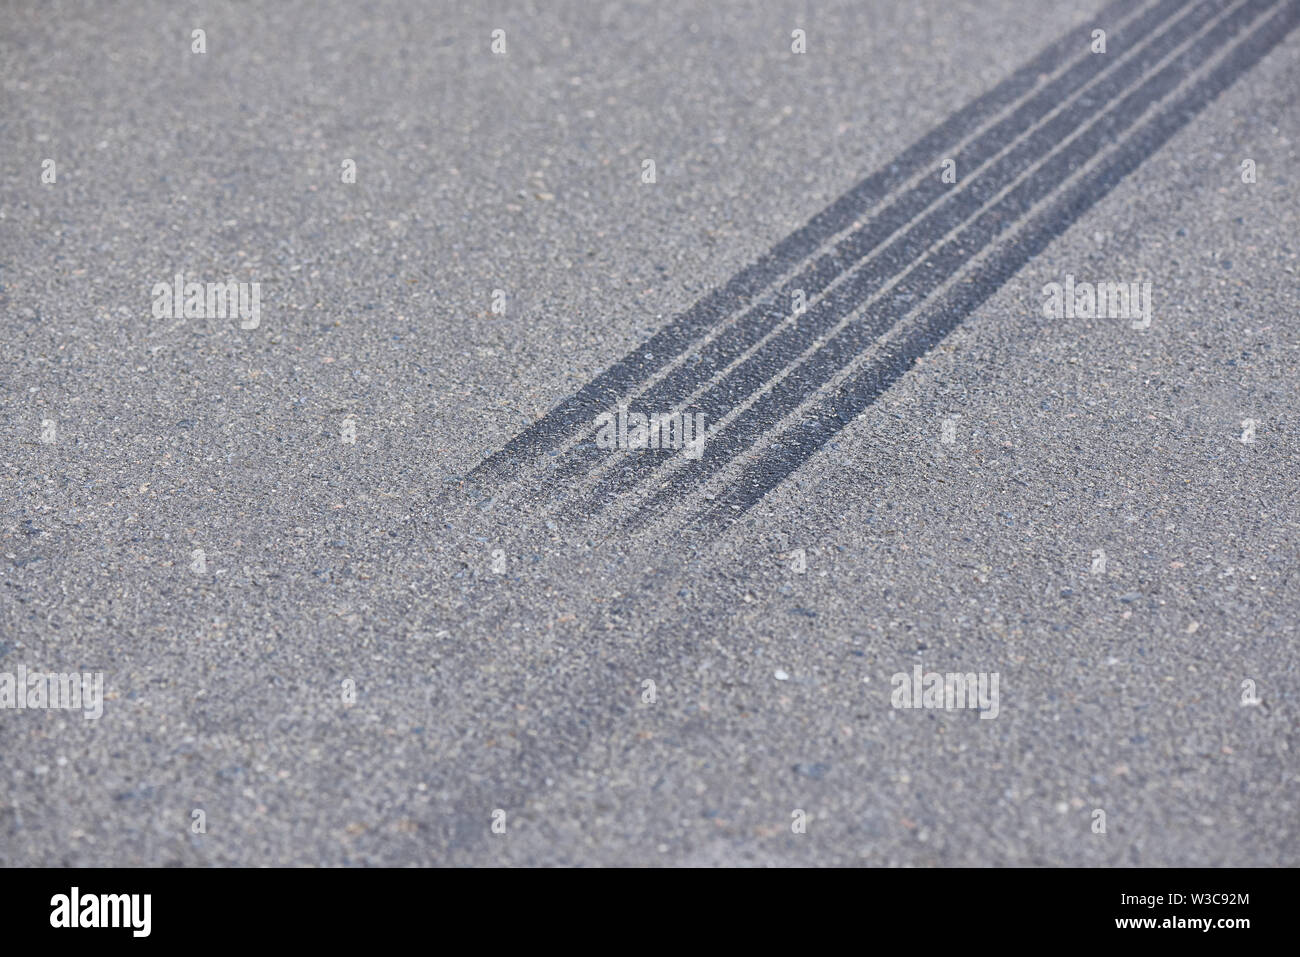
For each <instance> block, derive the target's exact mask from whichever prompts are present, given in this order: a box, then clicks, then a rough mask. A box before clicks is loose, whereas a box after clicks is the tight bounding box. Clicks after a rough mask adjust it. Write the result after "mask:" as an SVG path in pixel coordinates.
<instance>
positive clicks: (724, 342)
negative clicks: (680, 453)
mask: <svg viewBox="0 0 1300 957" xmlns="http://www.w3.org/2000/svg"><path fill="white" fill-rule="evenodd" d="M1217 2H1218V3H1219V5H1220V6H1224V5H1226V3H1227V0H1217ZM1187 8H1188V7H1187V4H1186V0H1163V2H1161V3H1158V4H1156V5H1155V6H1152V7H1150V8H1148V9H1147V11H1146V12H1145V13H1143V14H1142V15H1141V16H1139V17H1138V18H1136V19H1135V20H1133V21H1131V22H1129V23H1127V24H1124V25H1122V26H1121V27H1119V28H1117V29H1114V30H1112V31H1111V32H1110V34H1109V36H1108V37H1107V42H1108V44H1109V47H1108V49H1109V51H1110V52H1109V53H1108V55H1107V56H1104V57H1103V56H1097V55H1094V54H1092V53H1085V55H1084V59H1083V60H1082V61H1081V62H1080V63H1078V64H1077V65H1076V66H1074V67H1073V68H1072V69H1069V70H1067V71H1065V72H1064V73H1062V74H1061V75H1059V76H1057V77H1056V78H1055V79H1053V80H1052V81H1051V82H1049V83H1048V84H1047V85H1046V86H1044V87H1043V88H1042V89H1041V90H1039V91H1038V92H1037V93H1035V94H1034V95H1033V96H1032V97H1031V98H1030V99H1028V100H1027V101H1025V102H1024V103H1023V104H1022V105H1021V106H1020V107H1019V108H1018V109H1016V110H1015V111H1014V112H1013V113H1011V114H1010V115H1008V116H1006V117H1004V118H1003V119H1002V120H1000V121H999V122H998V123H996V124H994V125H993V126H991V127H989V128H988V129H986V130H985V131H984V132H983V133H981V134H980V135H979V137H978V138H977V139H975V140H973V141H972V142H970V143H968V144H967V145H966V147H965V148H963V149H962V151H961V152H960V153H958V154H957V156H955V157H954V159H955V160H956V164H957V169H958V170H959V171H965V170H971V169H976V168H978V167H980V166H982V165H983V164H984V163H986V162H987V161H988V160H989V158H990V157H992V156H994V155H996V154H997V153H998V152H999V151H1000V150H1001V149H1003V147H1004V146H1005V144H1006V143H1007V142H1008V141H1009V140H1014V139H1015V138H1016V137H1018V136H1020V135H1021V134H1023V133H1024V132H1025V131H1026V130H1028V129H1030V128H1031V127H1033V126H1034V124H1036V123H1038V122H1040V121H1041V120H1042V118H1043V117H1044V116H1046V115H1047V114H1048V113H1050V112H1051V111H1052V109H1054V108H1055V107H1057V106H1058V105H1059V104H1060V102H1061V101H1062V100H1063V99H1065V98H1067V97H1069V96H1070V95H1071V94H1072V93H1073V92H1074V91H1076V90H1078V89H1079V88H1081V87H1083V86H1084V85H1085V84H1087V83H1088V82H1089V81H1090V80H1092V79H1093V78H1094V77H1095V76H1096V75H1097V74H1099V73H1101V72H1102V71H1103V70H1104V69H1106V68H1107V67H1110V66H1111V65H1112V64H1113V63H1114V62H1115V60H1116V59H1118V58H1119V56H1121V55H1122V54H1123V53H1124V52H1126V49H1127V48H1128V47H1130V46H1132V47H1137V46H1138V45H1140V44H1141V43H1143V42H1145V41H1146V40H1147V39H1148V38H1149V37H1150V35H1151V33H1152V31H1154V30H1155V29H1156V28H1158V27H1160V26H1161V25H1162V24H1163V23H1164V22H1165V21H1166V20H1168V19H1170V17H1171V16H1172V15H1173V14H1174V13H1177V12H1178V11H1179V10H1185V9H1187ZM1203 9H1208V6H1206V5H1203ZM1180 29H1183V30H1184V32H1183V33H1182V34H1180V36H1181V37H1182V38H1185V37H1186V36H1188V35H1190V31H1186V30H1185V28H1183V25H1182V24H1180ZM1174 45H1176V44H1174ZM1126 75H1128V76H1134V75H1135V73H1134V71H1133V70H1132V69H1130V70H1129V72H1128V74H1126ZM1088 96H1089V97H1093V96H1094V94H1092V93H1089V94H1088ZM1108 98H1109V96H1106V97H1103V99H1108ZM1090 105H1091V108H1092V109H1093V110H1095V109H1100V108H1101V106H1102V105H1103V104H1101V103H1097V102H1096V101H1095V99H1094V100H1091V102H1090ZM1020 152H1021V155H1024V152H1025V151H1024V148H1023V147H1022V148H1021V150H1020ZM1031 158H1032V154H1031ZM1027 163H1028V160H1026V165H1027ZM963 175H964V174H963ZM979 175H980V176H981V178H982V177H984V176H986V175H988V174H987V173H981V174H979ZM951 192H952V188H951V187H950V186H948V185H947V184H945V183H943V182H941V181H940V179H939V177H938V176H937V175H936V176H932V177H928V178H927V179H925V180H923V181H922V182H921V183H920V184H919V185H917V186H915V187H914V188H913V189H911V190H910V191H908V193H906V194H904V195H902V196H900V197H899V198H897V199H896V200H894V202H892V203H891V204H890V205H889V207H888V208H886V209H885V210H883V211H881V212H879V213H873V214H872V218H871V220H870V221H868V222H867V223H866V224H864V225H863V226H861V227H860V228H859V229H857V230H855V231H854V232H853V233H851V234H849V235H848V236H846V237H845V238H843V239H841V240H840V241H839V242H837V243H836V245H835V247H834V249H833V250H832V251H830V252H827V253H823V254H822V255H820V256H818V257H817V259H816V260H815V261H814V262H813V263H812V264H811V265H810V266H809V267H807V268H806V269H804V270H803V271H802V272H801V273H800V274H799V275H798V276H796V277H794V278H793V279H790V280H789V281H787V282H786V283H785V284H784V285H783V286H782V287H781V289H780V290H778V291H777V293H776V294H775V295H769V296H765V297H764V298H763V299H762V300H761V301H760V302H758V303H756V304H755V305H754V306H753V307H751V308H750V309H749V310H748V311H747V312H746V313H745V315H744V316H743V317H741V318H740V319H739V320H737V321H736V322H735V323H734V324H732V325H730V326H728V327H727V328H726V329H725V330H724V331H723V332H722V333H720V334H719V335H718V336H717V338H715V339H713V340H712V341H710V342H709V343H708V344H706V345H705V346H704V347H703V348H702V349H701V350H700V353H699V356H698V357H692V361H691V362H690V363H689V364H686V365H682V366H679V367H678V368H677V369H675V370H673V371H672V372H671V373H669V374H668V375H667V376H665V377H664V378H663V379H662V380H661V381H659V382H658V383H656V384H655V385H654V386H652V387H651V388H650V389H648V390H647V391H646V392H645V393H644V394H642V395H641V396H639V397H638V398H637V399H636V403H635V404H636V408H637V409H639V410H641V411H650V410H654V411H665V410H668V409H672V408H674V407H676V406H678V405H680V404H681V403H682V402H683V401H685V399H686V398H687V397H689V396H690V395H691V394H692V393H693V392H695V391H696V390H697V389H698V388H700V387H701V386H703V385H705V384H706V383H708V381H709V380H710V379H711V378H713V376H715V375H716V374H717V373H719V372H721V371H722V370H723V369H725V368H726V367H727V366H728V365H730V364H731V363H732V362H733V361H735V360H736V359H738V358H739V357H740V356H741V355H742V354H743V353H744V352H745V351H746V350H747V349H749V348H751V347H752V346H753V345H755V344H756V343H757V342H758V341H759V340H761V339H762V338H763V337H764V336H765V335H767V334H768V333H769V332H770V331H771V330H773V329H774V328H776V327H777V326H778V325H779V324H780V323H782V322H784V321H785V320H786V319H788V318H790V303H791V302H792V297H793V295H794V291H795V290H797V289H801V290H803V291H804V293H805V295H806V296H807V297H808V298H809V299H812V298H814V297H815V296H817V295H820V294H821V293H822V292H823V290H825V289H826V288H827V287H828V286H829V285H830V284H831V283H832V282H834V281H835V280H836V279H837V278H839V277H840V276H841V275H843V274H844V272H845V271H846V270H848V269H850V268H851V267H853V266H854V265H856V264H857V263H859V262H860V261H861V260H862V259H864V258H865V257H867V256H868V255H870V254H871V253H872V252H873V251H874V250H875V249H877V248H878V247H879V246H880V244H881V243H883V242H884V241H885V240H887V239H889V238H890V237H891V236H893V235H894V234H895V233H897V232H898V231H899V230H901V229H903V228H905V227H907V226H908V225H909V224H910V223H912V222H913V221H914V220H916V219H917V217H919V216H920V215H921V214H922V213H924V212H925V211H926V210H927V209H929V208H930V207H932V206H934V205H936V204H938V203H941V202H942V201H943V200H945V199H947V198H948V196H949V195H950V194H951ZM945 218H946V219H947V220H948V222H949V224H951V223H953V222H956V220H955V219H954V218H953V216H952V215H948V216H946V217H945ZM942 232H943V231H942V230H941V231H940V232H939V234H938V235H942ZM938 235H935V236H934V239H937V238H938ZM931 241H933V240H931ZM896 246H897V244H896V243H895V244H892V245H891V246H890V247H889V249H888V250H886V255H887V261H888V262H889V264H890V266H891V269H889V270H886V271H883V272H877V271H876V270H875V269H873V270H872V272H871V273H870V274H869V276H868V277H867V278H868V280H869V281H868V283H866V286H867V287H868V288H866V289H865V291H862V292H861V294H859V290H860V289H861V287H859V286H855V287H854V289H853V295H852V296H851V297H850V298H848V299H844V298H843V297H842V292H840V293H836V294H835V296H834V297H833V300H832V301H833V303H834V304H835V305H836V306H841V305H844V306H846V307H847V306H852V305H855V304H856V303H858V302H860V301H861V299H862V298H864V297H865V296H866V295H867V294H869V293H870V292H872V291H874V290H875V289H876V288H879V286H880V285H883V284H884V283H885V282H886V281H887V280H888V279H889V278H890V277H891V276H893V275H895V274H897V272H898V271H899V270H901V269H903V268H905V267H906V266H907V265H908V264H909V263H910V262H911V260H912V259H913V258H914V257H915V256H916V255H919V252H913V253H906V254H904V255H901V256H896V255H892V254H891V251H892V250H894V249H895V248H896ZM844 314H845V311H844V310H843V309H836V310H834V311H833V312H831V311H828V310H827V309H826V307H825V306H822V305H820V304H818V305H814V306H813V307H812V309H811V310H810V311H809V313H808V315H807V317H806V318H801V319H800V320H799V323H798V329H799V334H800V335H799V338H800V339H801V340H803V341H804V342H805V343H811V341H812V339H813V338H815V337H816V334H817V333H820V332H821V331H824V329H825V328H827V327H828V326H829V325H833V324H834V322H835V321H837V320H838V319H839V318H840V317H842V316H843V315H844ZM802 348H806V345H805V346H803V347H801V348H799V349H797V350H796V351H795V352H794V353H793V354H791V353H790V352H789V348H788V347H787V348H783V349H781V350H773V349H772V348H770V347H765V348H764V350H763V351H762V352H761V353H760V354H759V355H758V356H756V357H754V358H752V359H750V360H747V362H746V364H745V365H746V366H749V367H754V366H755V365H759V366H761V363H762V362H764V361H767V357H768V356H770V355H772V354H773V352H774V351H776V354H777V355H781V354H784V355H785V356H786V360H785V361H786V362H787V363H788V362H791V361H793V359H794V358H795V356H797V355H798V352H800V351H802ZM737 371H738V370H737ZM732 374H733V375H734V374H735V373H734V372H733V373H732ZM761 376H762V378H761V380H760V381H766V380H767V379H768V378H770V377H771V371H770V369H769V370H767V371H764V372H762V373H761ZM729 381H730V380H729ZM755 387H756V386H755ZM751 391H752V388H751ZM737 394H738V393H737V391H736V390H734V389H733V390H732V394H731V396H730V397H729V398H727V399H723V400H722V402H721V406H722V408H724V409H725V408H726V407H728V406H734V405H735V404H736V402H737V401H739V400H738V398H736V396H737ZM744 394H748V393H741V395H742V396H743V395H744ZM693 409H694V410H695V411H703V412H705V413H706V414H707V415H709V416H710V417H716V416H717V415H718V414H719V411H718V409H717V408H705V409H701V408H698V407H693ZM590 425H591V423H590V422H589V423H588V426H590ZM607 457H608V452H607V451H605V450H602V449H600V448H598V447H597V446H596V444H595V442H594V441H591V440H590V438H588V440H587V441H585V442H582V443H581V444H579V445H578V446H577V447H576V448H574V449H573V450H572V451H570V452H569V453H568V454H567V455H566V457H565V459H564V460H563V461H562V462H561V463H560V464H559V465H558V467H557V469H556V471H555V472H554V473H553V474H552V475H551V476H550V484H551V486H552V488H553V489H555V490H556V491H559V490H562V489H565V488H566V487H567V486H568V485H569V484H570V483H571V482H574V481H576V480H579V479H580V478H582V477H583V476H584V475H585V474H586V473H589V472H590V471H591V470H592V468H594V467H595V466H597V465H598V464H599V463H600V462H601V460H602V459H605V458H607ZM655 458H656V456H655V454H654V453H653V452H644V453H642V454H641V455H640V456H639V461H638V463H637V468H638V469H639V472H638V474H644V472H645V471H647V470H648V469H650V468H653V467H654V464H655V463H654V461H653V460H654V459H655ZM600 494H601V495H602V496H603V495H607V494H610V493H609V491H607V490H604V491H602V492H601V493H600Z"/></svg>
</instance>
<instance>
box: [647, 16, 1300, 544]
mask: <svg viewBox="0 0 1300 957" xmlns="http://www.w3.org/2000/svg"><path fill="white" fill-rule="evenodd" d="M1298 21H1300V0H1287V2H1286V4H1285V5H1284V7H1283V8H1282V9H1280V10H1278V11H1277V13H1276V14H1275V15H1274V16H1272V17H1271V18H1270V19H1269V20H1268V21H1267V22H1266V23H1265V24H1264V25H1263V26H1261V27H1260V28H1259V29H1257V30H1255V32H1254V33H1253V34H1251V35H1250V37H1249V38H1248V39H1246V40H1245V41H1243V42H1242V43H1241V44H1240V45H1238V46H1237V47H1236V48H1235V49H1233V50H1232V52H1231V53H1230V54H1229V55H1228V57H1227V58H1226V59H1225V60H1224V61H1223V62H1222V63H1221V64H1220V65H1219V66H1217V67H1216V68H1215V69H1214V70H1212V71H1211V72H1210V74H1209V75H1208V76H1206V77H1205V78H1204V79H1203V80H1201V81H1199V82H1197V83H1196V84H1195V85H1194V86H1193V87H1192V89H1191V91H1190V92H1189V93H1188V94H1187V95H1186V96H1184V97H1182V98H1181V99H1180V100H1179V101H1178V102H1177V103H1176V104H1174V105H1172V106H1171V107H1169V108H1167V109H1165V110H1164V111H1162V112H1160V113H1159V114H1157V115H1156V116H1155V117H1153V118H1152V119H1151V120H1149V121H1148V122H1147V123H1146V124H1145V125H1144V126H1142V127H1141V128H1140V130H1139V131H1138V132H1137V133H1135V134H1134V135H1133V136H1132V137H1130V138H1129V139H1128V140H1127V141H1125V143H1124V144H1123V145H1122V146H1121V147H1119V149H1118V150H1117V151H1116V153H1115V155H1114V156H1113V157H1111V158H1110V159H1109V160H1108V161H1107V162H1105V163H1104V164H1102V165H1101V166H1099V167H1098V168H1097V169H1096V170H1094V171H1093V172H1092V173H1090V174H1089V175H1087V176H1086V177H1085V178H1084V179H1083V180H1081V181H1080V182H1078V183H1077V184H1075V185H1074V186H1073V187H1071V188H1070V189H1068V190H1067V192H1066V194H1065V195H1064V196H1063V197H1062V198H1061V199H1060V200H1058V201H1057V202H1056V203H1054V204H1053V206H1052V207H1051V208H1050V209H1048V210H1047V211H1045V212H1044V213H1042V214H1040V215H1038V216H1036V217H1035V218H1034V220H1033V221H1032V224H1031V225H1029V226H1027V227H1026V228H1025V229H1024V230H1023V231H1022V232H1021V233H1020V234H1018V235H1017V236H1016V237H1015V238H1013V239H1012V240H1011V241H1009V242H1008V243H1006V244H1005V246H1004V247H1002V248H1001V249H999V250H998V251H997V253H996V254H995V255H994V256H992V257H991V258H990V259H989V260H988V261H987V262H986V263H984V264H982V265H981V266H980V267H979V268H978V269H977V270H976V271H975V272H974V274H973V276H972V280H971V281H970V282H968V283H962V284H961V285H960V286H959V287H957V288H956V289H954V290H952V291H950V292H949V293H948V294H947V295H946V297H945V298H944V300H943V301H942V302H940V303H938V304H936V305H934V306H933V307H931V308H928V309H926V310H925V311H924V312H923V313H922V314H921V315H922V316H923V317H924V318H923V320H922V322H921V323H920V325H919V326H918V327H917V328H915V329H913V330H911V331H910V332H909V333H908V335H907V336H906V337H905V338H903V339H902V341H900V342H899V343H897V344H896V345H894V346H893V347H892V348H891V349H890V351H889V353H888V354H887V355H884V356H882V357H881V358H880V359H878V360H876V361H874V362H872V363H871V364H870V365H869V366H867V367H866V368H865V369H864V370H863V371H861V372H859V373H858V374H856V375H855V376H854V377H853V378H852V379H850V380H849V381H848V382H846V383H845V384H844V386H843V387H842V388H841V389H840V390H839V391H838V392H837V394H836V395H835V396H833V397H831V398H829V399H827V400H826V401H825V402H823V403H822V404H821V405H820V406H819V407H818V408H817V409H816V410H815V411H813V412H812V413H810V416H809V418H807V419H805V420H804V421H802V422H800V423H798V424H796V425H793V426H791V427H790V428H788V429H787V430H786V431H785V432H784V433H783V434H782V435H781V436H780V437H779V438H778V439H777V440H776V441H774V442H773V443H772V445H771V446H770V447H769V448H767V449H766V450H764V452H763V453H762V454H761V455H760V456H759V458H758V459H756V460H755V461H754V462H752V463H750V464H749V465H748V466H746V467H745V468H744V470H743V471H742V472H741V474H740V476H739V478H738V480H737V481H736V482H735V483H734V484H732V485H731V486H730V488H729V489H728V490H727V491H726V492H724V493H723V494H722V495H720V496H719V497H718V499H717V500H715V501H714V502H713V503H711V504H710V505H708V506H706V507H704V508H702V509H700V510H699V511H698V512H697V513H696V514H695V517H694V520H693V522H692V524H696V525H699V526H701V527H703V528H706V529H713V530H715V531H716V530H717V529H719V528H721V527H723V526H725V525H727V524H730V523H732V522H734V521H736V520H738V519H739V518H740V517H741V516H742V515H743V514H744V513H745V512H746V511H748V510H749V509H750V508H751V507H752V506H753V505H754V504H756V503H757V502H758V501H759V500H760V499H762V498H763V497H764V496H765V495H766V494H767V493H768V492H770V491H771V490H772V489H773V488H775V487H776V486H777V485H779V484H780V483H781V482H782V481H784V480H785V479H786V478H787V477H788V476H789V475H790V474H791V473H792V472H794V471H795V470H796V469H798V468H799V467H800V466H801V465H803V463H804V462H806V461H807V460H808V459H809V458H810V457H811V456H812V455H813V454H814V453H816V451H817V450H818V449H820V448H821V447H822V446H823V445H825V444H826V442H828V441H829V440H830V439H831V438H833V437H834V436H835V435H836V434H837V433H838V432H839V431H840V430H841V429H843V428H844V427H845V426H846V425H848V424H849V423H850V422H852V421H853V420H854V419H855V418H856V417H857V416H858V415H859V414H861V412H862V411H863V410H865V409H866V408H867V407H868V406H870V405H871V404H872V403H873V402H874V401H875V400H876V399H877V398H879V396H880V395H882V394H883V393H884V392H885V390H886V389H888V388H889V387H890V386H891V385H893V384H894V383H895V382H897V381H898V379H899V378H900V377H901V376H902V375H903V374H904V373H906V372H907V371H908V370H909V369H910V368H911V367H912V365H913V363H915V361H916V360H917V359H918V358H919V357H920V356H922V355H924V354H925V353H926V352H928V351H929V350H930V349H932V348H934V346H935V345H937V344H938V343H939V342H940V341H941V340H942V339H943V338H944V337H945V336H947V335H948V333H950V332H951V331H952V330H953V329H955V328H956V327H957V326H958V325H960V323H961V322H962V321H963V320H964V319H965V318H966V317H967V316H969V315H970V314H971V313H972V312H974V311H975V310H976V309H978V308H979V306H980V305H981V304H983V303H984V301H985V300H987V299H988V298H989V297H990V296H992V295H993V294H994V293H995V292H997V290H998V289H1000V288H1001V287H1002V285H1003V284H1005V283H1006V282H1007V280H1009V279H1010V278H1011V277H1012V276H1014V275H1015V274H1016V273H1017V272H1018V271H1019V270H1020V269H1021V268H1022V267H1023V266H1024V265H1025V263H1027V262H1028V261H1029V260H1030V259H1032V258H1033V257H1035V256H1037V255H1038V254H1040V253H1041V252H1042V251H1043V250H1044V249H1046V248H1047V246H1048V244H1049V243H1051V242H1052V240H1054V239H1056V238H1057V237H1058V236H1060V235H1061V234H1062V233H1064V232H1065V231H1066V230H1067V229H1068V228H1069V227H1070V226H1071V225H1072V224H1073V223H1074V222H1075V221H1076V220H1078V219H1079V217H1081V216H1082V215H1083V214H1084V213H1086V212H1087V211H1088V210H1089V209H1090V208H1091V207H1092V206H1093V205H1095V204H1096V203H1097V202H1099V201H1100V200H1101V199H1103V198H1104V197H1105V196H1106V195H1108V194H1109V193H1110V191H1111V190H1112V189H1114V188H1115V187H1116V186H1117V185H1119V183H1120V182H1121V181H1122V180H1123V179H1124V178H1125V177H1126V176H1128V175H1129V174H1130V173H1132V172H1133V171H1134V170H1136V169H1137V168H1138V167H1139V166H1140V165H1141V164H1142V163H1143V162H1145V160H1146V159H1147V158H1148V157H1149V156H1151V155H1152V154H1153V153H1154V152H1155V151H1156V150H1158V149H1160V148H1161V147H1162V146H1164V144H1166V143H1167V142H1169V140H1170V139H1172V138H1173V137H1174V136H1175V135H1176V134H1177V133H1178V132H1179V131H1180V130H1182V129H1183V128H1184V127H1185V126H1187V124H1188V123H1190V122H1191V121H1192V120H1193V119H1194V118H1195V117H1196V116H1197V115H1198V114H1199V113H1200V112H1201V111H1202V110H1203V109H1204V108H1205V107H1206V106H1207V105H1209V104H1210V103H1211V102H1213V100H1214V99H1215V98H1216V97H1218V96H1219V94H1221V93H1222V92H1223V91H1224V90H1226V89H1227V88H1228V87H1230V86H1231V85H1232V84H1233V83H1234V82H1235V81H1236V80H1237V79H1238V78H1239V77H1240V76H1241V75H1242V74H1244V73H1245V72H1246V71H1248V70H1249V69H1250V68H1251V67H1253V66H1254V65H1255V64H1256V63H1258V62H1259V61H1260V60H1262V59H1263V58H1264V57H1265V56H1267V55H1268V53H1269V52H1270V51H1271V50H1272V49H1273V48H1274V47H1275V46H1277V44H1279V43H1281V42H1282V40H1283V39H1285V37H1286V36H1287V35H1288V34H1289V33H1290V32H1291V30H1293V29H1294V28H1295V26H1296V24H1297V22H1298ZM664 497H666V496H664ZM659 504H661V505H667V504H669V503H668V502H666V501H663V500H662V497H661V498H660V502H659ZM646 518H647V519H648V518H649V516H648V515H647V516H646ZM636 524H644V521H640V520H638V521H637V523H636Z"/></svg>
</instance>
